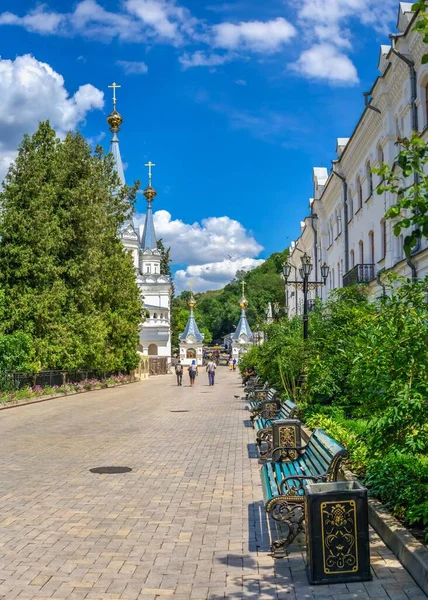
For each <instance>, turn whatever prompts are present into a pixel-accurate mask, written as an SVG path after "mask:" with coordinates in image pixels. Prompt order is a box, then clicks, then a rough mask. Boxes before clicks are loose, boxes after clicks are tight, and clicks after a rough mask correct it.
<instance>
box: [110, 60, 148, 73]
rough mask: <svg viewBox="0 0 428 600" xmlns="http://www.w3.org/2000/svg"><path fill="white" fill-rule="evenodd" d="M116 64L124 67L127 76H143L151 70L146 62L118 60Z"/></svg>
mask: <svg viewBox="0 0 428 600" xmlns="http://www.w3.org/2000/svg"><path fill="white" fill-rule="evenodd" d="M116 64H117V65H119V67H122V69H123V70H124V71H125V73H126V74H127V75H142V74H143V73H147V71H148V70H149V69H148V67H147V65H146V63H145V62H137V61H132V60H117V61H116Z"/></svg>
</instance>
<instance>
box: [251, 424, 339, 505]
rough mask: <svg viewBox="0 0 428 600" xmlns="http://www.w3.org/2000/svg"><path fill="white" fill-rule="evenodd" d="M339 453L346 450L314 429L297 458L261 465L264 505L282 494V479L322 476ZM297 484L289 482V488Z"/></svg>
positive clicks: (300, 492) (302, 491) (301, 491)
mask: <svg viewBox="0 0 428 600" xmlns="http://www.w3.org/2000/svg"><path fill="white" fill-rule="evenodd" d="M258 420H261V419H258ZM256 423H257V421H256ZM339 452H345V453H346V450H345V448H344V447H343V446H342V445H341V444H339V442H337V441H336V440H335V439H333V438H332V437H331V436H329V435H328V434H327V433H325V431H323V430H322V429H316V430H315V431H314V432H313V434H312V435H311V437H310V439H309V442H308V444H307V446H306V449H305V451H304V453H303V454H302V455H301V456H299V458H297V459H296V460H292V461H288V462H282V461H276V462H275V463H273V464H271V463H266V464H265V465H263V466H262V468H261V477H262V481H263V480H264V486H263V497H264V499H265V504H266V503H267V502H268V501H269V500H271V499H272V498H273V497H275V496H278V495H281V494H282V492H281V490H280V488H279V486H280V484H281V481H283V479H284V478H286V477H291V478H292V477H293V475H300V476H304V475H306V476H314V475H324V474H325V473H326V472H328V470H329V468H330V466H331V464H332V461H333V459H334V457H335V456H336V455H337V454H338V453H339ZM309 481H310V480H305V481H304V483H308V482H309ZM297 482H298V480H293V479H291V480H289V484H290V485H291V486H293V485H294V484H297ZM284 493H286V492H284ZM297 494H298V495H299V496H303V494H304V490H303V488H301V489H299V490H298V492H297Z"/></svg>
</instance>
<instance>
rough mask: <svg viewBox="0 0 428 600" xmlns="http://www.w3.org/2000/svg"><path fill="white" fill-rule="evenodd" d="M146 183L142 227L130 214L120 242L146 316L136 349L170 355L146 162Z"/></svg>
mask: <svg viewBox="0 0 428 600" xmlns="http://www.w3.org/2000/svg"><path fill="white" fill-rule="evenodd" d="M110 87H112V88H113V112H112V113H111V114H110V115H109V116H108V118H107V122H108V124H109V125H110V131H111V133H112V139H111V145H110V152H111V153H112V155H113V157H114V161H115V166H116V171H117V173H118V176H119V179H120V181H121V183H122V185H125V183H126V182H125V174H124V169H123V164H122V158H121V154H120V149H119V139H118V133H119V130H120V126H121V124H122V121H123V119H122V117H121V115H120V114H119V113H118V112H117V110H116V88H118V87H120V86H117V85H116V84H113V85H112V86H110ZM146 166H147V167H148V168H149V183H148V186H147V188H146V189H145V190H144V192H143V194H144V196H145V198H146V201H147V212H146V219H145V223H144V227H143V229H142V232H141V235H140V232H139V231H138V230H137V229H136V228H135V225H134V222H133V219H132V218H131V219H130V220H129V221H128V222H127V223H126V224H125V225H124V226H123V228H122V231H121V232H120V236H121V239H122V242H123V245H124V247H125V249H126V250H128V251H129V252H130V253H131V255H132V258H133V263H134V267H135V272H136V279H137V284H138V287H139V289H140V292H141V296H142V298H143V302H144V309H145V312H146V319H145V321H144V323H143V324H142V326H141V331H140V344H139V351H140V353H141V354H143V355H144V356H149V357H159V358H164V359H167V361H168V362H169V359H170V357H171V291H172V285H171V278H170V277H169V276H168V275H165V274H162V273H161V262H162V253H161V251H160V250H159V249H158V247H157V239H156V232H155V226H154V221H153V208H152V203H153V201H154V199H155V197H156V195H157V193H156V190H155V189H154V188H153V187H152V167H154V166H155V165H154V164H153V163H151V162H149V163H148V164H147V165H146Z"/></svg>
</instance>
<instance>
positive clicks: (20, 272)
mask: <svg viewBox="0 0 428 600" xmlns="http://www.w3.org/2000/svg"><path fill="white" fill-rule="evenodd" d="M130 198H131V201H132V200H133V199H134V198H135V188H133V189H129V188H126V187H121V186H120V182H119V180H118V177H117V175H116V173H115V171H114V164H113V161H112V158H111V156H109V155H108V156H103V154H102V150H101V149H100V148H98V149H97V151H96V152H95V155H92V154H91V150H90V148H89V146H88V144H87V143H86V141H85V139H84V138H83V137H82V136H81V135H79V134H71V133H70V134H68V135H67V136H66V138H65V139H64V140H63V141H60V140H58V139H57V138H56V136H55V132H54V131H53V130H52V128H51V127H50V125H49V123H41V124H40V126H39V129H38V131H37V132H36V133H35V134H34V135H33V136H32V137H29V136H25V138H24V140H23V142H22V143H21V145H20V148H19V152H18V156H17V159H16V161H15V163H14V164H13V165H12V167H11V168H10V170H9V173H8V175H7V176H6V180H5V184H4V188H3V191H2V192H1V193H0V203H1V205H2V215H1V220H0V239H1V243H0V284H1V286H2V288H3V289H4V298H5V305H4V311H3V330H4V331H5V332H6V333H14V332H16V331H23V332H25V333H27V334H29V335H30V336H31V337H32V340H33V345H34V353H35V357H36V359H37V360H38V362H39V365H40V367H41V368H64V369H68V370H70V369H78V368H85V369H97V370H103V371H111V370H119V369H131V368H132V367H134V366H135V364H136V360H137V358H136V346H137V343H138V328H139V324H140V321H141V310H142V309H141V301H140V297H139V291H138V287H137V285H136V282H135V277H134V270H133V266H132V261H131V257H130V256H129V255H127V253H126V251H125V250H124V248H123V246H122V244H121V241H120V239H119V236H118V230H119V228H120V226H121V225H122V224H123V223H124V222H125V220H126V219H127V217H128V216H129V212H130V210H132V206H131V205H130Z"/></svg>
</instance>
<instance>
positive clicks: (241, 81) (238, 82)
mask: <svg viewBox="0 0 428 600" xmlns="http://www.w3.org/2000/svg"><path fill="white" fill-rule="evenodd" d="M235 83H236V85H243V86H246V85H248V83H247V82H246V81H245V79H237V80H236V81H235Z"/></svg>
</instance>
